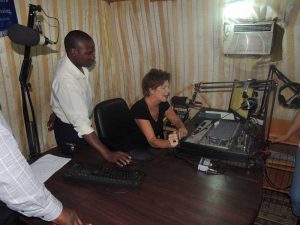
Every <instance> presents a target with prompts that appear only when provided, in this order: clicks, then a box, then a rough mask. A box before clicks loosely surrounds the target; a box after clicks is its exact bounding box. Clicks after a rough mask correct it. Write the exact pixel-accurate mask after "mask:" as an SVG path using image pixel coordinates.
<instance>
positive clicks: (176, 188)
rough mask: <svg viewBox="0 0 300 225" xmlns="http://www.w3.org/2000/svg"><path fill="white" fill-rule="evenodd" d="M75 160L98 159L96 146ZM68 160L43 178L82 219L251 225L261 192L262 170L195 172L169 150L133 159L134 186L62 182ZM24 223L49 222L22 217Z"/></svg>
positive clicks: (130, 224) (141, 224)
mask: <svg viewBox="0 0 300 225" xmlns="http://www.w3.org/2000/svg"><path fill="white" fill-rule="evenodd" d="M74 161H77V162H83V163H93V164H96V163H102V162H103V161H102V159H101V157H100V155H99V154H98V153H96V151H93V150H90V149H88V148H87V149H80V150H79V151H78V152H76V154H75V155H74ZM68 166H69V164H67V165H66V166H64V167H63V168H62V169H61V170H59V171H58V172H57V173H56V174H55V175H54V176H52V177H51V178H50V179H49V180H48V181H47V182H46V186H47V188H48V189H49V190H50V191H51V192H52V193H53V194H54V195H55V196H56V197H57V198H58V199H60V200H61V201H62V202H63V204H64V205H65V206H68V207H72V208H74V209H76V211H77V212H78V214H79V215H80V217H81V218H82V219H83V220H84V221H85V222H86V223H92V224H93V225H98V224H105V225H107V224H119V225H121V224H122V225H156V224H157V225H172V224H174V225H180V224H182V225H189V224H197V225H198V224H204V225H207V224H212V225H213V224H216V225H220V224H222V225H226V224H228V225H232V224H238V225H244V224H245V225H246V224H247V225H249V224H252V222H253V221H254V219H255V218H256V215H257V213H258V210H259V207H260V202H261V196H262V172H261V170H259V169H257V170H255V169H253V170H252V171H247V170H244V169H240V168H233V167H229V166H224V167H221V170H222V172H223V174H222V175H206V174H203V173H197V171H196V169H195V168H193V166H191V165H190V164H188V163H187V162H185V161H183V160H181V159H178V158H176V157H175V156H174V155H173V153H172V152H171V151H164V150H162V154H161V155H159V156H158V157H157V158H155V159H154V160H152V161H149V162H146V163H143V162H135V163H133V164H132V165H131V167H132V168H141V169H142V170H143V171H145V174H146V176H145V179H144V181H143V183H142V184H141V186H140V187H138V188H137V189H128V188H120V187H108V186H101V185H95V184H88V183H84V182H78V181H76V182H75V181H66V180H64V179H63V173H64V171H65V170H66V168H67V167H68ZM22 220H23V221H24V222H25V223H26V224H30V225H43V224H48V223H46V222H44V221H42V220H40V219H29V218H25V217H23V219H22Z"/></svg>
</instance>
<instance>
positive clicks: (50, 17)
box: [41, 7, 60, 44]
mask: <svg viewBox="0 0 300 225" xmlns="http://www.w3.org/2000/svg"><path fill="white" fill-rule="evenodd" d="M41 10H42V12H43V13H44V14H45V16H46V17H48V18H49V19H53V20H56V22H57V31H58V32H57V38H56V41H55V42H54V44H57V42H58V39H59V26H60V24H59V20H58V19H57V18H55V17H52V16H49V15H48V14H47V13H46V12H45V10H44V9H43V8H42V7H41ZM48 24H49V23H48ZM49 26H52V27H56V26H55V25H50V24H49Z"/></svg>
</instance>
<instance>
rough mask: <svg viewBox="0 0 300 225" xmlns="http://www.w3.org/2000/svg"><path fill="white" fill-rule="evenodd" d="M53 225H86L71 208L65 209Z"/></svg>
mask: <svg viewBox="0 0 300 225" xmlns="http://www.w3.org/2000/svg"><path fill="white" fill-rule="evenodd" d="M53 223H54V224H58V225H84V223H83V222H82V221H81V220H80V219H79V217H78V215H77V213H76V212H75V210H73V209H69V208H63V211H62V212H61V214H60V215H59V216H58V217H57V218H56V219H55V220H53ZM87 225H91V224H87Z"/></svg>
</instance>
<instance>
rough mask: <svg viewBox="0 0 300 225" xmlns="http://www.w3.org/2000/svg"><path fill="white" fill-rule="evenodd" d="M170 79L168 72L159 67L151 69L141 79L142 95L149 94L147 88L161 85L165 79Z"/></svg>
mask: <svg viewBox="0 0 300 225" xmlns="http://www.w3.org/2000/svg"><path fill="white" fill-rule="evenodd" d="M169 80H170V73H168V72H165V71H163V70H160V69H151V70H150V71H149V72H148V73H147V74H146V75H145V76H144V78H143V80H142V89H143V95H144V96H149V94H150V93H149V89H150V88H151V89H155V88H157V87H159V86H161V85H162V84H163V83H164V82H165V81H169Z"/></svg>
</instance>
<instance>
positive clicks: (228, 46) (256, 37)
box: [224, 22, 274, 55]
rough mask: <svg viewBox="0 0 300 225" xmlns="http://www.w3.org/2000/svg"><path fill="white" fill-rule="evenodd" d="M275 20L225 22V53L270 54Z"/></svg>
mask: <svg viewBox="0 0 300 225" xmlns="http://www.w3.org/2000/svg"><path fill="white" fill-rule="evenodd" d="M273 31H274V22H259V23H249V24H232V23H224V54H239V55H269V54H270V53H271V49H272V41H273V33H274V32H273Z"/></svg>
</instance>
